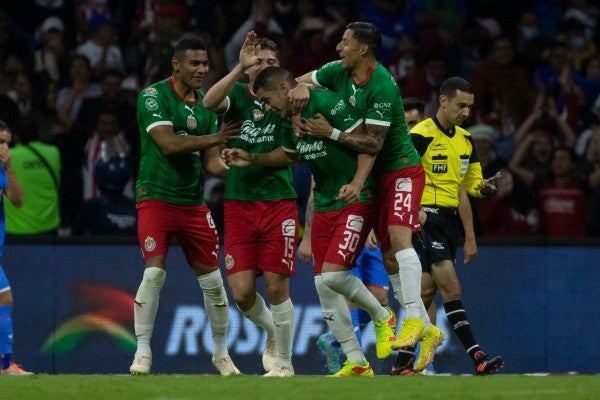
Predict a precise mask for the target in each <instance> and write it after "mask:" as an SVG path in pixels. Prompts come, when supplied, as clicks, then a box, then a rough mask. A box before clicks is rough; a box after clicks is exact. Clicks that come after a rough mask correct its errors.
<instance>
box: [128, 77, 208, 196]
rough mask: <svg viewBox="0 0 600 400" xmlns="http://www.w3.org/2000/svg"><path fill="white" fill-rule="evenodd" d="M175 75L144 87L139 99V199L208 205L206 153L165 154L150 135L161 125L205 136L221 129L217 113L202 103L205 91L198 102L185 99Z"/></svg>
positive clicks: (137, 183) (189, 133)
mask: <svg viewBox="0 0 600 400" xmlns="http://www.w3.org/2000/svg"><path fill="white" fill-rule="evenodd" d="M172 85H173V83H172V78H169V79H165V80H162V81H159V82H156V83H154V84H152V85H150V86H149V87H147V88H145V89H144V90H142V91H141V92H140V94H139V96H138V101H137V122H138V126H139V130H140V136H141V156H140V168H139V173H138V178H137V182H136V185H135V189H136V200H137V201H138V202H139V201H142V200H148V199H158V200H163V201H166V202H168V203H171V204H178V205H198V204H204V194H203V187H202V181H201V174H202V163H201V161H202V156H203V154H202V152H200V151H194V152H191V153H185V154H174V155H169V156H167V155H165V154H164V153H163V152H162V150H161V149H160V147H159V146H158V145H157V144H156V142H155V141H154V140H153V139H152V137H151V136H150V130H151V129H152V128H154V127H156V126H159V125H170V126H172V127H173V131H174V132H175V134H176V135H179V136H201V135H208V134H212V133H215V132H216V131H217V115H216V114H215V113H213V112H212V111H208V110H207V109H205V108H204V106H203V105H202V97H203V95H202V93H201V92H200V91H196V92H197V94H198V98H197V100H196V101H192V102H187V101H184V100H183V99H181V98H180V97H179V96H178V95H177V93H175V89H174V88H173V86H172Z"/></svg>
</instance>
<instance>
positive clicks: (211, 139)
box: [150, 123, 240, 155]
mask: <svg viewBox="0 0 600 400" xmlns="http://www.w3.org/2000/svg"><path fill="white" fill-rule="evenodd" d="M239 132H240V123H223V124H221V129H220V130H219V131H218V132H217V133H214V134H211V135H202V136H180V135H176V134H175V132H173V126H172V125H166V124H165V125H157V126H155V127H153V128H152V129H150V136H151V137H152V139H153V140H154V142H156V144H157V145H158V147H159V148H160V149H161V151H162V152H163V154H165V155H174V154H184V153H191V152H193V151H198V150H206V149H208V148H210V147H213V146H218V145H221V144H227V143H228V142H229V141H231V140H233V139H237V138H239V136H238V133H239Z"/></svg>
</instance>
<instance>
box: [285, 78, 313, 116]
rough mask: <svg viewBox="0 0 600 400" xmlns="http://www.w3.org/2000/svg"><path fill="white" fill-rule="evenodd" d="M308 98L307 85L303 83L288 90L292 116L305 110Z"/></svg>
mask: <svg viewBox="0 0 600 400" xmlns="http://www.w3.org/2000/svg"><path fill="white" fill-rule="evenodd" d="M309 98H310V92H309V89H308V85H306V84H304V83H298V86H296V87H295V88H292V89H290V91H289V93H288V100H289V102H290V104H291V105H292V114H294V115H296V114H300V113H301V112H302V111H304V109H305V108H306V105H307V104H308V99H309Z"/></svg>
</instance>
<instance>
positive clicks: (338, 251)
mask: <svg viewBox="0 0 600 400" xmlns="http://www.w3.org/2000/svg"><path fill="white" fill-rule="evenodd" d="M376 214H377V208H376V207H375V204H374V203H371V202H369V203H356V204H351V205H349V206H346V207H344V208H340V209H339V210H334V211H326V212H320V211H319V212H315V217H314V220H313V226H312V234H311V237H310V241H311V245H312V251H313V259H314V265H313V269H314V272H315V274H320V273H321V270H322V269H323V263H324V262H328V263H331V264H335V265H341V266H344V267H347V269H352V268H353V267H354V264H355V263H356V258H357V257H358V255H359V254H360V252H361V250H362V248H363V245H364V244H365V240H366V239H367V236H368V234H369V232H370V231H371V228H372V227H373V223H374V222H375V216H376Z"/></svg>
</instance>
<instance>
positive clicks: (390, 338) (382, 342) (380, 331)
mask: <svg viewBox="0 0 600 400" xmlns="http://www.w3.org/2000/svg"><path fill="white" fill-rule="evenodd" d="M385 309H386V310H388V311H389V312H390V315H389V316H388V317H387V318H385V319H382V320H380V321H374V322H373V325H374V326H375V336H376V337H377V343H376V344H375V349H376V353H377V358H379V359H381V360H383V359H384V358H388V357H389V356H390V354H392V343H393V342H394V340H396V334H395V332H394V330H395V329H396V313H394V310H392V309H391V308H389V307H385Z"/></svg>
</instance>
